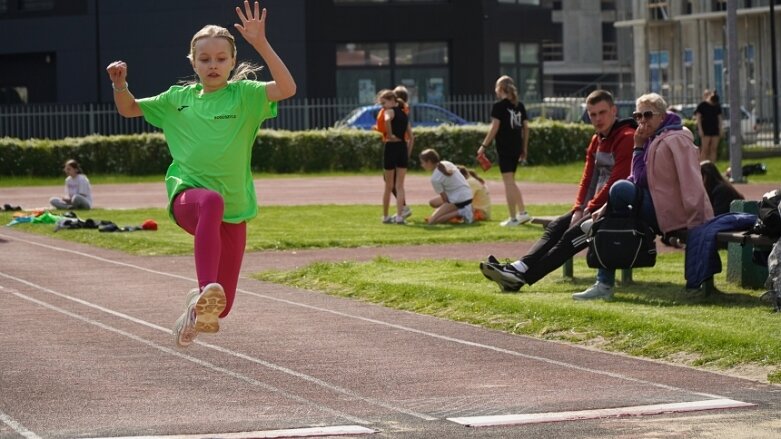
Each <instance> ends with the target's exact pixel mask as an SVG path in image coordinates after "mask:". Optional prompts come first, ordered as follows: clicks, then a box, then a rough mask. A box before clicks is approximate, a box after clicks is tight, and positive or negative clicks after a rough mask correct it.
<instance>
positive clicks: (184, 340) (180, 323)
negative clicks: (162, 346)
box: [171, 288, 201, 348]
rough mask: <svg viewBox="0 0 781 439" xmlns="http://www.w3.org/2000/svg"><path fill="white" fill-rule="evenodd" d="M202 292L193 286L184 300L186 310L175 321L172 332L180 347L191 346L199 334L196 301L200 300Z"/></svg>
mask: <svg viewBox="0 0 781 439" xmlns="http://www.w3.org/2000/svg"><path fill="white" fill-rule="evenodd" d="M200 294H201V290H199V289H198V288H193V289H192V290H190V292H189V293H187V297H186V298H185V300H184V312H183V313H182V315H181V316H180V317H179V318H178V319H177V320H176V323H174V328H173V331H171V333H172V334H173V336H174V341H176V344H177V345H178V346H180V347H183V348H186V347H187V346H190V344H192V342H193V340H195V337H196V336H197V335H198V331H196V330H195V320H196V315H195V303H196V302H197V301H198V296H199V295H200Z"/></svg>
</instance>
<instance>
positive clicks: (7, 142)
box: [0, 121, 593, 177]
mask: <svg viewBox="0 0 781 439" xmlns="http://www.w3.org/2000/svg"><path fill="white" fill-rule="evenodd" d="M530 127H531V128H530V136H529V157H528V161H529V164H532V165H540V164H559V163H569V162H573V161H582V160H583V159H584V154H585V151H586V146H587V145H588V142H589V140H590V138H591V135H592V134H593V128H592V127H591V125H588V124H563V123H559V122H551V121H535V122H532V123H531V124H530ZM487 131H488V126H487V125H469V126H462V127H446V126H443V127H438V128H416V129H415V147H414V151H413V154H412V160H411V163H410V167H411V168H414V167H417V166H418V160H417V156H418V154H419V153H420V151H422V150H423V149H426V148H434V149H436V150H437V151H438V152H439V154H440V156H441V157H443V158H444V159H446V160H450V161H452V162H455V163H462V164H466V165H467V166H476V161H475V154H476V152H477V148H478V147H479V145H480V142H482V141H483V138H484V137H485V133H486V132H487ZM488 154H489V156H493V157H492V158H495V149H494V148H490V149H489V151H488ZM70 158H75V159H76V160H78V161H79V162H80V163H81V165H82V166H83V168H84V170H85V172H87V173H88V174H90V173H96V174H127V175H145V174H164V173H165V172H166V170H167V168H168V165H169V164H170V163H171V155H170V154H169V152H168V147H167V145H166V142H165V139H164V138H163V135H162V134H160V133H150V134H135V135H122V136H97V135H96V136H88V137H83V138H66V139H58V140H48V139H29V140H19V139H13V138H9V137H5V138H0V175H6V176H40V177H44V176H59V175H61V173H62V165H63V163H65V161H66V160H67V159H70ZM381 168H382V143H381V142H380V138H379V134H378V133H375V132H371V131H360V130H352V129H327V130H315V131H275V130H264V129H261V130H260V132H259V133H258V137H257V140H256V141H255V146H254V147H253V156H252V169H253V171H262V172H279V173H288V172H316V171H359V170H366V169H371V170H374V169H377V170H378V169H381Z"/></svg>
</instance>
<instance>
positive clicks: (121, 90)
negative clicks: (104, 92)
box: [111, 81, 128, 93]
mask: <svg viewBox="0 0 781 439" xmlns="http://www.w3.org/2000/svg"><path fill="white" fill-rule="evenodd" d="M127 87H128V83H127V81H125V86H124V87H122V88H117V87H116V86H115V85H114V83H113V82H112V83H111V88H113V89H114V93H122V92H125V91H127Z"/></svg>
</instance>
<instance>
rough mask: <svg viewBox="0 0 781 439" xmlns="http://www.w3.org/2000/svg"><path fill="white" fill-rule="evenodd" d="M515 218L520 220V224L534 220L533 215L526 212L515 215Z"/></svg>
mask: <svg viewBox="0 0 781 439" xmlns="http://www.w3.org/2000/svg"><path fill="white" fill-rule="evenodd" d="M515 219H516V220H518V224H526V223H528V222H529V221H531V220H532V217H531V215H529V214H528V213H526V212H523V213H519V214H517V215H515Z"/></svg>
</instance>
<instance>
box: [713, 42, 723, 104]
mask: <svg viewBox="0 0 781 439" xmlns="http://www.w3.org/2000/svg"><path fill="white" fill-rule="evenodd" d="M713 83H714V87H713V89H714V90H716V94H718V95H719V96H724V49H723V48H721V47H714V48H713Z"/></svg>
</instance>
